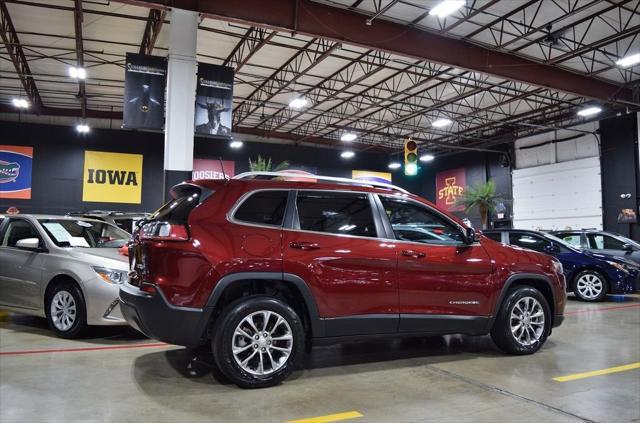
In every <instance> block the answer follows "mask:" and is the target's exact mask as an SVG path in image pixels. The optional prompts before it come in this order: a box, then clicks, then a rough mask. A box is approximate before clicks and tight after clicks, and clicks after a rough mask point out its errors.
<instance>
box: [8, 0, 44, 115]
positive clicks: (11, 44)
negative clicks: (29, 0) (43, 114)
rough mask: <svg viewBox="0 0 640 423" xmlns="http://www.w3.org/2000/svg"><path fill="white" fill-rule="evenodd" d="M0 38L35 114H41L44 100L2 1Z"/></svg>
mask: <svg viewBox="0 0 640 423" xmlns="http://www.w3.org/2000/svg"><path fill="white" fill-rule="evenodd" d="M0 36H1V37H2V41H3V42H4V47H5V48H6V50H7V53H8V54H9V57H10V59H11V62H13V66H14V68H15V70H16V73H17V74H18V77H19V78H20V82H21V83H22V87H23V88H24V92H25V94H26V95H27V97H28V98H29V101H30V102H31V105H32V107H33V108H34V110H35V112H36V113H39V112H40V111H41V110H42V108H43V107H44V106H43V104H42V98H41V97H40V93H39V92H38V87H36V83H35V80H34V79H33V76H32V74H31V69H30V68H29V62H28V61H27V58H26V57H25V54H24V50H23V48H22V45H21V44H20V40H19V39H18V34H17V33H16V28H15V27H14V26H13V22H12V21H11V16H10V15H9V10H8V9H7V5H6V3H5V2H4V1H3V0H2V1H0Z"/></svg>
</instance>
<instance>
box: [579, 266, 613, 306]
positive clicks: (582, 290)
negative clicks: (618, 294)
mask: <svg viewBox="0 0 640 423" xmlns="http://www.w3.org/2000/svg"><path fill="white" fill-rule="evenodd" d="M573 293H574V294H575V295H576V297H578V298H579V299H580V300H582V301H602V300H604V298H605V297H606V296H607V281H606V280H605V278H604V276H602V274H601V273H599V272H596V271H595V270H585V271H583V272H580V273H579V274H578V276H576V278H575V282H574V284H573Z"/></svg>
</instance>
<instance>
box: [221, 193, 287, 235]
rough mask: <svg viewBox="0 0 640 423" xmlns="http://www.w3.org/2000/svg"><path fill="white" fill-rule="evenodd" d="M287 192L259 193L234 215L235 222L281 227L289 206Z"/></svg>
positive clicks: (245, 202) (247, 200) (251, 196)
mask: <svg viewBox="0 0 640 423" xmlns="http://www.w3.org/2000/svg"><path fill="white" fill-rule="evenodd" d="M287 196H288V192H287V191H259V192H256V193H254V194H251V195H250V196H249V198H247V199H246V200H244V201H243V202H242V204H240V207H238V209H237V210H236V212H235V213H234V215H233V218H234V219H235V220H238V221H241V222H248V223H255V224H259V225H273V226H281V225H282V221H283V220H284V211H285V209H286V206H287Z"/></svg>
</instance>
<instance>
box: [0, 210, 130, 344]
mask: <svg viewBox="0 0 640 423" xmlns="http://www.w3.org/2000/svg"><path fill="white" fill-rule="evenodd" d="M0 221H1V222H2V223H0V241H1V242H0V308H3V309H9V310H13V311H18V312H21V313H25V314H30V315H34V316H41V317H46V318H47V320H48V321H49V325H50V326H51V329H53V330H54V331H55V332H56V333H57V334H58V335H59V336H61V337H63V338H74V337H77V336H78V335H80V334H81V332H82V331H83V330H84V329H85V327H86V326H87V325H124V324H126V321H125V320H124V319H123V317H122V314H121V312H120V307H119V305H118V285H119V284H121V283H123V282H124V281H126V280H127V270H128V262H127V258H126V257H124V256H122V255H120V254H118V248H119V247H121V246H122V245H124V244H125V243H126V242H127V241H128V240H129V234H128V233H127V232H125V231H123V230H122V229H120V228H118V227H117V226H114V225H111V224H109V223H106V222H100V221H97V220H92V219H85V218H72V217H63V216H46V215H22V214H18V215H13V216H9V215H7V216H4V218H0Z"/></svg>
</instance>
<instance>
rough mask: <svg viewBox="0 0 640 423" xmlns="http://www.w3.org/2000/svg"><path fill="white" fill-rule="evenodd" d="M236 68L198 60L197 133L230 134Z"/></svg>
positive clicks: (226, 136)
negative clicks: (234, 71) (234, 70)
mask: <svg viewBox="0 0 640 423" xmlns="http://www.w3.org/2000/svg"><path fill="white" fill-rule="evenodd" d="M232 110H233V68H229V67H226V66H219V65H210V64H207V63H198V85H197V88H196V113H195V132H196V134H202V135H213V136H218V137H225V138H229V137H231V111H232Z"/></svg>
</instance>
